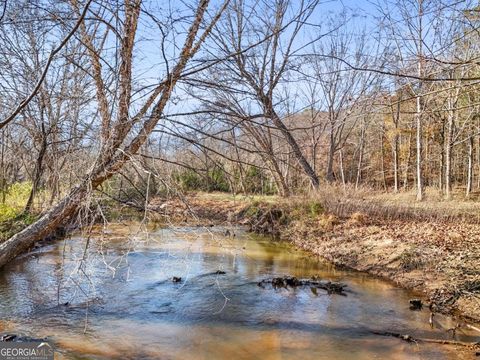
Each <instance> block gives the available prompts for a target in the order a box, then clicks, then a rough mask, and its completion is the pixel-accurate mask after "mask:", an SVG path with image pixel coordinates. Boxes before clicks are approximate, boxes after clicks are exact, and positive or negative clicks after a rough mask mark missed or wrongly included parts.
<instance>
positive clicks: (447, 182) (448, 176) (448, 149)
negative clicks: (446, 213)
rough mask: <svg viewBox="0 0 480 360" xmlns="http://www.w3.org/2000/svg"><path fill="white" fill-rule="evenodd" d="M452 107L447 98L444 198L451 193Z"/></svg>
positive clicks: (450, 195) (448, 196)
mask: <svg viewBox="0 0 480 360" xmlns="http://www.w3.org/2000/svg"><path fill="white" fill-rule="evenodd" d="M453 119H454V114H453V109H452V104H451V102H450V100H449V111H448V124H447V134H446V135H447V136H446V137H445V198H446V199H448V200H449V199H451V197H452V194H451V191H452V138H453V125H454V124H453Z"/></svg>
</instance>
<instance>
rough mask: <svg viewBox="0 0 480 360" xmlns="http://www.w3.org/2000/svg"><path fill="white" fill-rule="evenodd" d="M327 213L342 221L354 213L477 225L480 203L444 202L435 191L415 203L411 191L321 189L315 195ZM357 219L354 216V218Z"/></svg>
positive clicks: (376, 216) (479, 218)
mask: <svg viewBox="0 0 480 360" xmlns="http://www.w3.org/2000/svg"><path fill="white" fill-rule="evenodd" d="M316 196H318V197H319V198H320V201H321V202H322V204H323V205H324V206H325V208H326V210H327V211H328V212H331V213H333V214H336V215H337V216H339V217H342V218H351V217H353V216H354V214H355V213H359V214H363V215H364V216H366V217H369V218H370V217H375V218H382V219H385V220H388V219H400V220H402V219H404V220H420V221H453V220H461V221H465V222H469V223H475V224H478V223H480V203H479V202H476V201H473V200H467V199H465V198H464V197H462V196H459V195H458V194H457V196H456V197H454V198H453V199H452V200H444V199H443V197H442V195H441V194H440V193H439V192H438V190H436V189H432V188H428V189H426V197H425V200H424V201H416V194H415V192H414V191H408V192H399V193H397V194H394V193H385V192H379V191H375V190H372V189H368V188H362V189H359V190H354V189H349V188H347V189H343V188H339V187H331V186H328V187H324V188H323V189H322V190H320V191H319V193H318V194H317V195H316ZM356 216H357V215H356Z"/></svg>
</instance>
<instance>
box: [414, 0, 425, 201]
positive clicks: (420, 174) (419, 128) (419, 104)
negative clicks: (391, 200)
mask: <svg viewBox="0 0 480 360" xmlns="http://www.w3.org/2000/svg"><path fill="white" fill-rule="evenodd" d="M422 18H423V0H418V22H419V28H418V39H417V40H418V45H417V52H418V53H417V56H418V65H417V67H418V76H419V78H421V77H422V76H423V29H422V20H423V19H422ZM417 91H418V93H417V95H416V100H417V110H416V114H415V118H416V125H417V200H418V201H422V200H423V197H424V194H423V191H424V189H423V172H422V166H423V161H422V136H423V121H422V120H423V119H422V117H423V106H422V105H423V104H422V102H423V101H422V94H421V91H422V81H421V80H420V84H419V89H418V90H417Z"/></svg>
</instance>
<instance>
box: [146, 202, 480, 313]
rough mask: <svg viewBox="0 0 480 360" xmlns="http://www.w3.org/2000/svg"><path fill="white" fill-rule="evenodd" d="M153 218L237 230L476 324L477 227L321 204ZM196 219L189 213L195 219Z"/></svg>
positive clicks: (225, 205) (165, 210)
mask: <svg viewBox="0 0 480 360" xmlns="http://www.w3.org/2000/svg"><path fill="white" fill-rule="evenodd" d="M155 210H156V213H157V214H159V215H160V216H166V217H167V218H168V219H169V220H172V221H173V220H176V221H185V222H191V220H192V217H193V219H195V221H196V222H197V223H198V224H208V225H211V224H219V223H222V224H230V225H234V224H243V225H247V226H249V227H250V228H251V230H252V231H256V232H261V233H268V234H272V235H274V236H276V237H279V238H281V239H284V240H287V241H291V242H293V243H294V244H295V245H296V246H298V247H299V248H302V249H305V250H307V251H309V252H311V253H313V254H315V255H318V256H320V257H322V258H325V259H327V260H329V261H331V262H333V263H334V264H337V265H341V266H346V267H349V268H352V269H356V270H359V271H365V272H368V273H370V274H373V275H377V276H381V277H383V278H387V279H390V280H392V281H394V282H396V283H397V284H399V285H401V286H403V287H406V288H410V289H413V290H415V291H418V292H419V293H421V294H423V295H424V300H425V303H426V304H427V305H428V304H432V309H433V311H438V312H443V313H457V314H460V315H462V316H463V317H465V318H467V319H470V320H473V321H476V322H478V321H480V225H478V224H472V223H468V222H465V221H460V220H459V221H451V220H449V221H442V220H438V219H437V220H431V219H429V220H428V221H427V220H425V221H422V220H419V219H415V220H412V219H402V220H398V219H397V220H396V219H389V220H384V219H381V218H379V217H378V216H368V215H366V214H364V213H360V212H353V213H351V214H350V215H348V216H345V214H343V216H337V215H335V214H334V213H331V212H329V211H328V210H325V209H324V208H323V206H322V204H321V203H318V202H314V201H313V202H311V201H310V202H309V201H305V200H300V201H298V200H297V201H292V200H289V201H288V202H285V201H275V202H261V201H238V200H235V201H234V200H231V199H228V198H221V197H220V198H207V199H205V198H204V197H199V196H190V197H188V198H187V199H183V200H174V201H169V202H163V203H162V202H159V203H158V204H157V205H156V206H155ZM193 214H194V215H193Z"/></svg>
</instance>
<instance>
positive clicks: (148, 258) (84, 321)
mask: <svg viewBox="0 0 480 360" xmlns="http://www.w3.org/2000/svg"><path fill="white" fill-rule="evenodd" d="M132 229H133V230H132ZM222 233H223V231H222V229H218V230H217V231H213V232H212V231H206V230H201V229H198V228H183V229H173V230H172V229H170V230H166V229H159V230H154V231H151V232H149V233H148V234H144V233H141V232H136V231H135V228H134V226H133V227H130V228H128V232H126V230H125V229H124V228H122V227H119V226H116V227H115V226H114V227H112V229H109V231H108V234H103V235H102V234H101V233H100V232H99V231H97V234H98V236H96V237H94V238H93V239H92V241H91V245H90V248H89V252H88V258H87V259H86V261H83V260H82V256H83V250H84V246H85V239H84V238H82V237H81V236H80V235H76V236H73V237H72V238H70V239H66V240H62V241H58V242H56V243H55V244H52V245H49V246H48V247H45V248H42V249H40V250H37V251H36V252H35V253H30V254H27V255H25V256H23V257H22V258H21V259H18V260H17V261H15V262H14V263H12V264H10V265H9V266H8V267H7V268H6V269H5V271H3V272H1V273H0V314H1V319H2V320H1V321H0V332H14V333H21V334H27V335H30V336H36V337H39V336H41V337H49V338H51V339H52V340H53V341H54V342H55V343H56V344H57V346H58V348H59V349H60V355H59V356H60V358H64V359H109V358H122V359H158V358H173V359H177V358H178V359H224V358H229V357H230V358H232V359H252V358H261V359H280V358H281V359H289V358H292V359H297V358H302V359H319V358H321V359H345V358H354V359H372V358H389V359H416V358H418V359H456V358H459V353H458V351H457V350H456V349H454V348H451V347H447V346H439V345H423V344H422V345H421V346H420V345H418V344H417V345H412V344H407V343H404V342H401V341H400V340H398V339H394V338H382V337H379V336H376V335H374V334H372V330H387V331H397V332H400V333H408V334H410V335H413V336H418V337H428V338H438V339H447V338H448V336H449V335H448V334H447V333H446V332H445V331H444V328H448V327H452V324H454V323H453V320H452V319H449V318H447V317H441V316H438V317H437V318H436V321H437V324H436V328H434V329H431V328H430V327H429V325H428V317H429V313H428V312H427V311H416V312H413V311H410V310H409V309H408V300H409V299H410V297H411V296H412V294H411V293H409V292H407V291H405V290H402V289H398V288H396V287H394V286H393V285H392V284H390V283H387V282H383V281H381V280H378V279H375V278H372V277H369V276H366V275H365V274H361V273H358V272H350V271H346V270H338V269H336V268H335V267H333V266H332V265H331V264H328V263H324V262H321V261H317V260H315V259H312V258H311V257H308V256H307V254H305V253H303V252H302V251H298V250H295V249H293V248H292V247H290V246H289V245H288V244H285V243H282V242H272V241H270V239H266V238H262V237H258V236H250V235H248V234H246V233H244V232H242V231H240V230H239V231H237V233H238V236H237V237H235V238H230V237H225V236H223V235H222ZM147 235H148V236H147ZM282 275H292V276H297V277H302V278H308V277H311V276H314V275H315V276H319V277H320V278H321V279H325V280H331V281H340V282H342V283H345V284H347V286H348V293H347V295H348V296H346V297H344V296H338V295H334V294H332V295H329V294H327V293H326V292H325V291H322V290H318V291H311V290H310V289H309V288H308V287H306V288H296V289H292V288H286V289H285V288H281V289H274V288H271V287H270V288H268V287H267V288H261V287H259V286H257V283H258V282H259V281H261V280H262V279H266V278H272V277H274V276H282ZM173 277H177V279H176V281H175V282H174V281H172V278H173ZM457 338H458V339H459V340H462V341H476V340H478V337H477V338H475V337H474V335H473V334H462V333H458V334H457Z"/></svg>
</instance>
